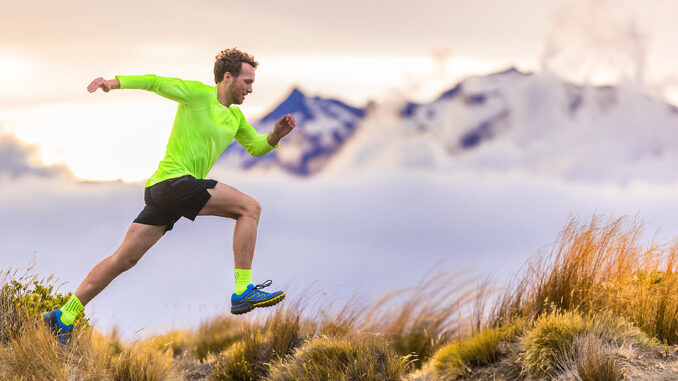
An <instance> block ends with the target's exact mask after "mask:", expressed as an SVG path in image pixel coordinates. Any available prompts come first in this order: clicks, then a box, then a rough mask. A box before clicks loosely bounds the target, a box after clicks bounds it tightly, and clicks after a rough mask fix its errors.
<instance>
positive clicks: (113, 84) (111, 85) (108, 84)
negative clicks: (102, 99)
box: [87, 77, 120, 93]
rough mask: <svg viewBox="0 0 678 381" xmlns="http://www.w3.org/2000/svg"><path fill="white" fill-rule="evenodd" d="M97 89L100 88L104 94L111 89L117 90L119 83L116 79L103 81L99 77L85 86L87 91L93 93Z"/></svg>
mask: <svg viewBox="0 0 678 381" xmlns="http://www.w3.org/2000/svg"><path fill="white" fill-rule="evenodd" d="M98 88H101V90H103V91H104V92H105V93H107V92H109V91H111V89H119V88H120V81H118V79H117V78H116V79H111V80H108V81H107V80H105V79H103V78H101V77H99V78H96V79H94V80H93V81H92V82H91V83H90V84H89V86H87V91H89V92H90V93H93V92H95V91H97V89H98Z"/></svg>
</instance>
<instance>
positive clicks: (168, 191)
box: [134, 175, 217, 232]
mask: <svg viewBox="0 0 678 381" xmlns="http://www.w3.org/2000/svg"><path fill="white" fill-rule="evenodd" d="M215 186H217V181H216V180H209V179H204V180H199V179H196V178H195V177H193V176H191V175H186V176H181V177H177V178H174V179H168V180H164V181H161V182H159V183H157V184H153V185H152V186H150V187H148V188H146V189H145V190H144V201H145V202H146V206H145V207H144V209H143V210H142V211H141V213H139V215H138V216H137V218H136V219H135V220H134V222H137V223H140V224H145V225H155V226H162V225H165V226H166V229H165V231H166V232H167V231H170V230H172V228H173V227H174V223H176V222H177V221H178V220H179V218H181V217H182V216H183V217H186V218H188V219H189V220H191V221H193V220H195V217H196V216H197V215H198V213H199V212H200V210H201V209H202V208H203V206H205V204H207V200H209V199H210V197H211V195H210V194H209V192H208V191H207V190H208V189H212V188H214V187H215Z"/></svg>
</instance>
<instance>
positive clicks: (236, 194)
mask: <svg viewBox="0 0 678 381" xmlns="http://www.w3.org/2000/svg"><path fill="white" fill-rule="evenodd" d="M207 191H208V192H209V193H210V195H211V196H212V197H210V199H209V200H208V201H207V204H205V206H204V207H203V208H202V209H201V210H200V213H198V215H199V216H219V217H226V218H232V219H234V220H236V222H235V230H234V231H233V257H234V258H233V259H234V263H235V268H236V269H251V268H252V258H253V257H254V246H255V245H256V243H257V227H258V226H259V215H260V214H261V205H260V204H259V203H258V202H257V200H255V199H253V198H252V197H250V196H248V195H246V194H244V193H242V192H240V191H239V190H237V189H235V188H233V187H231V186H228V185H226V184H223V183H217V185H216V186H215V187H214V188H212V189H208V190H207Z"/></svg>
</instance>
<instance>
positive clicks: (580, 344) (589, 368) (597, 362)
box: [556, 333, 624, 381]
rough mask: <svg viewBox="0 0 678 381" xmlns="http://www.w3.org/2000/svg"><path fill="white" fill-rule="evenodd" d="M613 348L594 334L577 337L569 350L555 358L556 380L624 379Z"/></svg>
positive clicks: (598, 380)
mask: <svg viewBox="0 0 678 381" xmlns="http://www.w3.org/2000/svg"><path fill="white" fill-rule="evenodd" d="M615 352H616V351H615V348H614V347H613V346H612V345H610V344H609V342H608V341H607V340H605V339H603V338H601V337H600V335H598V334H595V333H588V334H585V335H582V336H578V337H577V338H576V339H575V341H574V343H573V345H572V347H571V348H570V350H568V351H567V352H566V353H563V354H561V355H559V356H557V358H556V365H557V369H558V373H557V376H556V378H557V379H558V380H563V381H564V380H571V381H617V380H621V379H623V377H624V374H623V371H622V369H621V366H620V364H619V363H618V362H617V361H616V360H615V357H614V355H615Z"/></svg>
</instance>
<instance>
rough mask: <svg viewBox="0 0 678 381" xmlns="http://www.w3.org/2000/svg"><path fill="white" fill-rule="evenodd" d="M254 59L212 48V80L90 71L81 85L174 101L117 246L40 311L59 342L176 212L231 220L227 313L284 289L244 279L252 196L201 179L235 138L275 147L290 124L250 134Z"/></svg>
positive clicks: (251, 236) (255, 208)
mask: <svg viewBox="0 0 678 381" xmlns="http://www.w3.org/2000/svg"><path fill="white" fill-rule="evenodd" d="M257 64H258V63H257V62H256V61H254V58H253V57H252V56H251V55H249V54H247V53H244V52H241V51H239V50H237V49H227V50H224V51H222V52H220V53H219V54H218V55H217V57H216V62H215V64H214V80H215V82H216V87H213V86H207V85H204V84H202V83H200V82H195V81H184V80H180V79H176V78H164V77H159V76H155V75H144V76H120V75H118V76H116V77H115V79H112V80H105V79H103V78H96V79H95V80H93V81H92V83H90V84H89V86H87V90H88V91H89V92H90V93H93V92H95V91H96V90H97V89H99V88H100V89H102V90H103V91H104V92H109V91H110V90H112V89H143V90H148V91H153V92H155V93H157V94H159V95H161V96H163V97H166V98H169V99H171V100H174V101H176V102H179V106H178V108H177V114H176V117H175V120H174V126H173V128H172V133H171V135H170V138H169V142H168V143H167V151H166V153H165V158H164V159H163V160H162V161H161V162H160V164H159V165H158V169H157V170H156V171H155V173H154V174H153V175H152V176H151V177H150V178H149V179H148V182H147V183H146V187H145V194H144V200H145V202H146V206H145V207H144V209H143V210H142V211H141V213H140V214H139V216H138V217H137V218H136V219H135V220H134V222H133V223H132V224H131V226H130V227H129V229H128V230H127V234H126V235H125V238H124V240H123V242H122V244H121V245H120V247H119V248H118V249H117V250H116V251H115V252H114V253H113V254H112V255H111V256H109V257H108V258H106V259H104V260H103V261H101V262H99V264H97V265H96V266H94V268H93V269H92V270H91V271H90V272H89V274H87V277H86V278H85V279H84V280H83V281H82V283H81V284H80V286H78V288H77V290H76V291H75V294H73V296H71V298H70V299H69V300H68V302H67V303H66V304H65V305H64V306H63V307H62V308H61V309H59V310H54V311H50V312H46V313H44V314H43V319H44V321H45V322H46V323H47V324H48V325H49V326H50V327H51V328H52V330H53V331H54V332H55V334H56V335H57V336H58V338H59V341H60V343H61V344H62V345H65V344H66V342H67V341H68V339H69V338H70V333H71V331H72V330H73V321H74V320H75V318H76V317H77V315H78V314H79V313H80V312H81V311H82V310H83V309H84V306H85V305H86V304H87V303H89V301H91V300H92V299H93V298H94V297H95V296H96V295H97V294H99V293H100V292H101V291H102V290H103V289H104V288H105V287H106V286H107V285H108V284H109V283H110V282H111V281H112V280H113V279H114V278H115V277H117V276H118V275H120V274H121V273H122V272H124V271H126V270H129V269H130V268H132V267H133V266H134V265H135V264H136V263H137V261H138V260H139V259H140V258H141V257H142V256H143V255H144V253H146V251H148V249H150V248H151V247H152V246H153V245H154V244H155V243H156V242H157V241H158V240H159V239H160V237H162V236H163V235H164V234H165V232H167V231H169V230H172V227H173V226H174V223H175V222H176V221H177V220H178V219H179V218H181V217H182V216H183V217H186V218H188V219H190V220H191V221H193V220H194V219H195V218H196V216H220V217H227V218H232V219H235V220H236V223H235V230H234V233H233V254H234V262H235V290H234V293H233V295H232V296H231V312H232V313H233V314H243V313H245V312H248V311H251V310H252V309H254V308H256V307H265V306H271V305H274V304H277V303H279V302H280V301H282V300H283V299H284V298H285V293H284V292H282V291H277V292H274V293H267V292H264V291H261V290H262V289H263V288H264V287H268V286H269V285H270V284H271V281H270V280H269V281H266V282H264V283H262V284H259V285H256V286H254V285H253V284H252V283H251V267H252V257H253V255H254V246H255V243H256V237H257V226H258V222H259V214H260V213H261V206H260V205H259V203H258V202H257V201H256V200H254V199H253V198H252V197H250V196H248V195H246V194H244V193H241V192H239V191H238V190H236V189H235V188H233V187H230V186H228V185H226V184H223V183H220V182H217V181H215V180H208V179H205V177H206V176H207V174H208V172H209V171H210V169H211V168H212V166H213V165H214V163H215V162H216V160H217V159H218V158H219V156H220V155H221V154H222V152H223V151H224V150H225V149H226V147H227V146H228V145H229V144H230V143H231V142H232V140H233V139H234V138H235V140H236V141H238V143H240V144H241V145H242V146H243V147H245V149H246V150H247V151H248V152H249V153H250V154H252V155H254V156H261V155H264V154H266V153H268V152H270V151H271V150H273V149H275V148H278V143H279V141H280V139H282V138H283V137H284V136H286V135H287V134H289V133H290V132H291V131H292V129H294V126H295V121H294V118H293V117H292V116H291V115H289V114H287V115H285V116H283V117H282V118H280V119H279V120H278V121H277V122H276V124H275V127H274V129H273V132H271V133H270V134H268V135H263V134H258V133H257V132H256V131H255V130H254V128H252V126H250V125H249V124H248V123H247V121H246V120H245V117H244V116H243V114H242V112H241V111H240V109H239V108H238V107H236V106H234V105H238V104H242V103H243V101H244V100H245V96H247V94H249V93H251V92H252V84H253V83H254V70H255V68H256V67H257Z"/></svg>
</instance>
